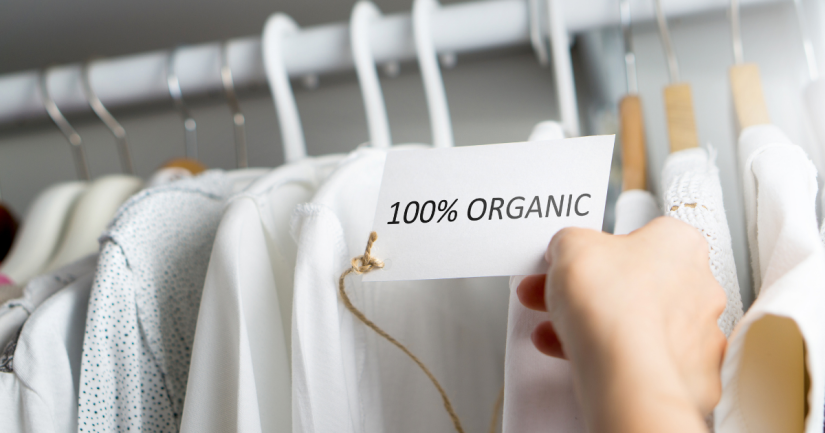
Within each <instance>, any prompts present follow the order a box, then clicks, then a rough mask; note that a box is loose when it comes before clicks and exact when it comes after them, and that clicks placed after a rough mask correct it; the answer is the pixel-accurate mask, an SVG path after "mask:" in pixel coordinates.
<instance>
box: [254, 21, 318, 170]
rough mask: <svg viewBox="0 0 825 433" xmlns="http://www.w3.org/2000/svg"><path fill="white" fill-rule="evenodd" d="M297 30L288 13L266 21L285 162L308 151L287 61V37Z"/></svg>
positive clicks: (271, 84) (269, 64) (267, 49)
mask: <svg viewBox="0 0 825 433" xmlns="http://www.w3.org/2000/svg"><path fill="white" fill-rule="evenodd" d="M298 31H299V27H298V24H297V23H296V22H295V21H294V20H293V19H292V18H290V17H289V15H286V14H282V13H278V14H275V15H273V16H272V17H270V18H269V19H268V20H267V21H266V25H265V26H264V36H263V40H262V49H263V54H264V67H265V69H266V76H267V79H268V81H269V88H270V90H271V91H272V99H273V100H274V101H275V108H276V112H277V114H278V124H279V125H280V128H281V141H282V142H283V147H284V160H285V161H286V162H295V161H298V160H300V159H303V158H305V157H306V155H307V151H306V142H305V141H304V130H303V128H302V127H301V117H300V115H299V114H298V105H297V104H296V103H295V95H294V94H293V93H292V85H291V84H290V82H289V74H288V72H287V70H286V65H285V64H284V46H283V44H284V39H285V38H286V36H287V35H291V34H295V33H298Z"/></svg>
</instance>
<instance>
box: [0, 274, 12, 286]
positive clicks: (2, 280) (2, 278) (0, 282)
mask: <svg viewBox="0 0 825 433" xmlns="http://www.w3.org/2000/svg"><path fill="white" fill-rule="evenodd" d="M13 284H14V281H12V280H11V278H9V276H8V275H6V274H4V273H0V286H6V285H13Z"/></svg>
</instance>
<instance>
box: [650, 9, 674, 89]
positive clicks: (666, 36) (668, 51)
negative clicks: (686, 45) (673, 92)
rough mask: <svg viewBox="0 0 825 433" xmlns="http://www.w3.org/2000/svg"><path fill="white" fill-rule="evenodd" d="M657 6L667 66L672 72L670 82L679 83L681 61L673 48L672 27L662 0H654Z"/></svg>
mask: <svg viewBox="0 0 825 433" xmlns="http://www.w3.org/2000/svg"><path fill="white" fill-rule="evenodd" d="M653 4H654V6H656V23H657V24H658V26H659V37H660V38H661V39H662V46H663V47H664V49H665V55H666V56H667V68H668V72H669V73H670V82H671V84H673V83H678V82H679V81H680V78H679V62H678V60H677V59H676V51H675V50H674V49H673V42H672V41H671V40H670V29H668V26H667V18H666V17H665V12H664V10H662V0H653Z"/></svg>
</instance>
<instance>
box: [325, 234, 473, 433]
mask: <svg viewBox="0 0 825 433" xmlns="http://www.w3.org/2000/svg"><path fill="white" fill-rule="evenodd" d="M376 239H378V234H377V233H375V232H372V233H370V239H369V241H368V242H367V249H366V251H364V255H363V256H358V257H355V258H353V259H352V262H351V263H352V267H350V268H349V269H347V270H346V271H344V273H343V274H341V278H339V279H338V292H339V293H340V294H341V300H343V301H344V306H345V307H347V310H349V311H350V312H351V313H352V314H354V315H355V317H357V318H358V320H360V321H361V322H363V323H364V324H365V325H367V326H368V327H369V328H370V329H372V330H373V331H375V332H376V333H377V334H378V335H380V336H382V337H384V339H386V340H387V341H389V342H390V343H392V344H393V345H395V347H397V348H399V349H401V351H402V352H404V353H406V354H407V356H409V357H410V359H412V360H413V362H415V363H416V364H418V367H419V368H421V371H423V372H424V374H426V375H427V377H429V378H430V382H432V383H433V385H435V388H436V389H437V390H438V393H439V394H441V400H443V401H444V409H446V410H447V414H449V415H450V419H452V420H453V425H454V426H455V429H456V431H457V432H458V433H464V428H463V427H461V421H459V419H458V415H456V413H455V410H454V409H453V405H452V403H450V399H449V397H447V393H446V392H444V388H442V387H441V384H440V383H439V382H438V379H436V378H435V376H433V374H432V372H430V369H429V368H427V366H426V365H424V363H423V362H421V360H420V359H418V357H417V356H415V355H413V353H412V352H410V349H407V347H406V346H404V345H403V344H401V343H400V342H398V340H396V339H395V338H393V337H392V336H391V335H390V334H387V332H386V331H384V330H383V329H381V328H379V327H378V325H376V324H375V323H373V322H372V321H371V320H370V319H367V316H365V315H364V313H362V312H361V310H359V309H357V308H355V306H354V305H352V301H350V299H349V296H347V291H346V290H345V288H344V279H345V278H346V277H347V275H349V274H353V273H354V274H359V275H360V274H366V273H369V272H372V271H374V270H376V269H381V268H383V267H384V262H382V261H381V260H379V259H377V258H375V257H373V256H372V254H371V252H372V244H373V243H375V240H376Z"/></svg>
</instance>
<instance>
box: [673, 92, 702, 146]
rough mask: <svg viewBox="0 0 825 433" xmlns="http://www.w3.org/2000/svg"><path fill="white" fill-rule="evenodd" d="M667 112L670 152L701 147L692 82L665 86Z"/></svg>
mask: <svg viewBox="0 0 825 433" xmlns="http://www.w3.org/2000/svg"><path fill="white" fill-rule="evenodd" d="M665 113H666V115H667V132H668V136H669V138H670V152H671V153H673V152H678V151H680V150H685V149H692V148H694V147H699V137H698V136H697V134H696V119H695V117H694V114H693V96H692V95H691V91H690V84H688V83H677V84H671V85H669V86H667V87H665Z"/></svg>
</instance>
